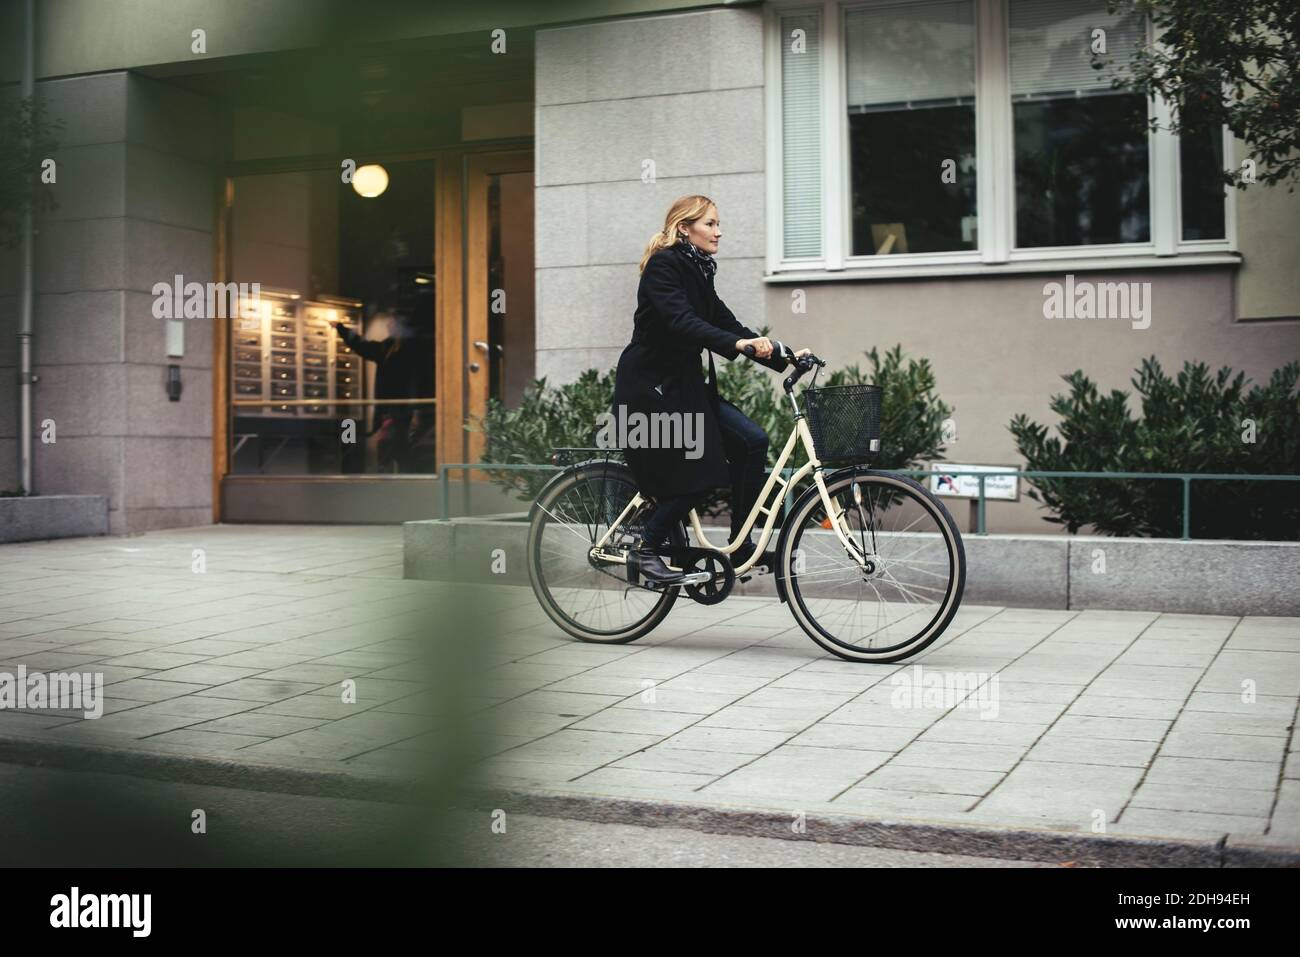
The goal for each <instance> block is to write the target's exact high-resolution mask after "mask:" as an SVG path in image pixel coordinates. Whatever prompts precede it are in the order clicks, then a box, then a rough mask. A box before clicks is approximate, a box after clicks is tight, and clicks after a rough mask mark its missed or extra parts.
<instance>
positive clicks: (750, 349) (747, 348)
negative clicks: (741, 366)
mask: <svg viewBox="0 0 1300 957" xmlns="http://www.w3.org/2000/svg"><path fill="white" fill-rule="evenodd" d="M745 355H747V356H749V357H750V358H751V359H752V358H754V356H756V355H758V350H757V349H755V348H754V347H753V346H745Z"/></svg>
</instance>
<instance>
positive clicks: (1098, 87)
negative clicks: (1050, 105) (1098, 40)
mask: <svg viewBox="0 0 1300 957" xmlns="http://www.w3.org/2000/svg"><path fill="white" fill-rule="evenodd" d="M1010 12H1011V17H1010V27H1011V38H1010V43H1011V98H1012V99H1013V100H1016V99H1024V98H1026V97H1030V96H1045V95H1056V96H1075V95H1081V94H1096V93H1111V92H1115V91H1113V90H1111V86H1110V80H1111V76H1112V75H1113V71H1111V70H1108V69H1104V70H1094V69H1093V68H1092V46H1093V42H1094V37H1093V31H1094V30H1098V29H1100V30H1104V31H1105V43H1106V53H1105V56H1107V57H1110V56H1113V57H1114V58H1115V59H1116V60H1117V61H1118V62H1120V63H1123V62H1125V61H1126V60H1127V59H1128V58H1129V57H1131V56H1132V54H1133V51H1134V50H1135V49H1136V47H1137V46H1138V45H1140V44H1143V43H1145V42H1146V24H1145V21H1144V20H1143V19H1142V17H1141V16H1140V15H1139V14H1137V13H1135V12H1133V11H1129V12H1127V13H1124V14H1118V13H1117V14H1113V15H1112V14H1110V13H1107V12H1106V0H1083V2H1077V3H1061V2H1060V0H1011V5H1010Z"/></svg>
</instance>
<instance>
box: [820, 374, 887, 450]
mask: <svg viewBox="0 0 1300 957" xmlns="http://www.w3.org/2000/svg"><path fill="white" fill-rule="evenodd" d="M880 396H881V389H880V386H878V385H828V386H822V387H821V388H813V389H805V390H804V394H803V398H804V410H805V412H806V413H807V416H808V431H810V432H811V433H812V440H813V447H814V448H815V449H816V450H817V457H818V458H819V459H821V461H822V464H823V465H826V464H829V463H839V462H848V463H856V462H864V461H868V460H870V459H872V458H874V457H875V456H876V455H877V454H879V452H880Z"/></svg>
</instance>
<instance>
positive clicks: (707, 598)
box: [669, 548, 736, 605]
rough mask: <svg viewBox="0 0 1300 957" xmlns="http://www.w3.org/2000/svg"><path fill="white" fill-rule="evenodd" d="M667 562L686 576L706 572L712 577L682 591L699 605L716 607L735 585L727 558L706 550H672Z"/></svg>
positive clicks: (733, 575) (733, 573) (733, 570)
mask: <svg viewBox="0 0 1300 957" xmlns="http://www.w3.org/2000/svg"><path fill="white" fill-rule="evenodd" d="M669 555H670V558H669V561H670V562H671V563H672V564H673V565H675V566H677V567H678V568H680V569H681V570H682V571H683V572H685V573H686V574H688V575H689V574H693V573H698V572H707V573H708V574H710V575H711V576H712V577H711V578H710V579H709V580H708V581H706V582H701V583H700V584H698V585H687V586H686V587H685V588H684V589H683V591H685V592H686V594H687V595H688V596H689V597H690V598H691V599H692V600H693V601H697V602H699V603H700V604H701V605H716V604H718V602H720V601H722V600H723V599H725V598H726V597H727V596H728V595H730V594H731V589H732V588H734V587H735V585H736V570H735V569H734V568H732V567H731V562H730V561H728V559H727V556H725V555H722V554H720V553H719V552H715V551H711V550H710V549H707V548H674V549H671V550H669Z"/></svg>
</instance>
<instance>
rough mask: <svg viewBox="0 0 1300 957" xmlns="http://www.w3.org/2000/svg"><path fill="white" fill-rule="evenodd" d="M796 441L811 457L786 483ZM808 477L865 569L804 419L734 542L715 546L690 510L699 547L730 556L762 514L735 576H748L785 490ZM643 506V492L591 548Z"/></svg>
mask: <svg viewBox="0 0 1300 957" xmlns="http://www.w3.org/2000/svg"><path fill="white" fill-rule="evenodd" d="M796 439H798V440H800V441H802V442H803V447H804V451H805V452H807V453H808V461H807V462H805V463H804V464H803V465H802V466H800V467H799V469H798V470H797V471H796V472H795V473H794V474H793V475H791V476H790V478H789V480H788V481H787V480H786V479H783V478H782V477H781V470H782V469H783V468H785V463H786V460H787V459H789V458H790V455H791V454H792V453H793V452H794V443H795V440H796ZM809 473H812V477H813V483H814V484H815V485H816V486H817V492H818V494H819V495H820V496H821V500H822V505H823V506H824V507H825V509H826V514H827V515H834V516H835V518H834V524H833V525H832V526H831V528H832V530H833V531H834V532H835V537H836V538H838V539H839V540H840V544H842V545H843V546H844V550H845V551H846V552H848V554H849V556H850V557H851V558H852V559H853V560H854V561H855V562H857V563H858V565H864V564H865V563H866V559H867V556H866V555H865V554H863V552H862V549H861V548H859V547H858V546H857V544H856V543H855V542H854V541H853V539H852V538H851V537H850V534H849V533H848V530H847V528H846V527H845V525H844V521H843V515H844V509H837V508H836V507H835V503H833V502H832V501H831V497H830V493H829V492H828V491H827V490H826V480H825V478H823V476H822V463H821V459H819V458H818V457H817V451H816V449H815V448H814V447H813V441H812V434H811V433H810V432H809V431H808V423H807V421H806V420H805V419H804V418H803V417H802V416H800V417H799V418H797V419H796V420H795V426H794V428H793V429H791V430H790V437H789V438H788V439H786V442H785V448H783V449H782V450H781V454H780V456H778V457H777V460H776V464H775V465H774V466H772V470H771V473H770V474H769V475H768V477H767V481H766V482H765V483H764V484H763V490H762V491H761V492H759V495H758V499H757V501H755V502H754V507H753V508H751V509H750V510H749V515H747V516H746V517H745V525H744V527H743V528H742V529H741V530H740V534H739V535H738V536H737V537H736V539H735V541H731V542H728V543H727V544H726V545H714V544H713V543H712V542H710V541H709V540H708V538H706V537H705V535H704V529H703V528H702V527H701V526H700V516H699V513H698V512H696V511H695V509H691V510H690V512H689V513H688V514H689V516H690V519H691V529H692V531H694V532H695V539H696V541H697V542H698V543H699V547H701V548H707V549H709V550H710V551H714V552H718V553H719V554H722V555H730V554H731V553H732V552H734V551H735V550H736V549H737V548H739V547H740V545H741V543H742V542H745V541H748V540H749V533H750V530H751V529H753V527H754V523H755V522H757V521H758V516H759V515H760V514H762V515H764V516H766V517H765V518H764V520H763V533H762V535H761V536H759V539H758V547H756V548H755V549H754V554H753V555H752V556H751V557H750V558H749V560H748V561H746V562H745V563H744V564H743V565H739V566H737V567H736V574H738V575H743V574H744V573H745V572H747V571H749V570H750V568H752V567H753V566H754V563H755V562H757V561H758V560H759V559H760V558H762V557H763V552H764V550H765V549H766V548H767V543H768V540H769V539H770V538H771V536H772V527H773V526H774V525H775V524H776V513H777V508H778V506H780V504H781V501H782V499H784V498H785V493H786V489H788V488H790V487H791V486H797V485H798V484H799V483H800V482H802V481H803V480H804V479H805V478H806V477H807V476H808V474H809ZM778 484H779V485H780V491H779V492H778V493H777V494H776V495H775V496H774V497H773V498H772V501H771V502H770V503H769V502H768V496H769V495H771V493H772V489H773V488H774V487H775V486H777V485H778ZM644 504H645V499H644V498H642V497H641V493H640V492H637V493H636V494H635V495H633V496H632V500H631V501H630V502H628V503H627V507H626V508H624V509H623V511H622V512H621V513H620V514H619V516H618V518H616V519H615V520H614V521H613V522H612V523H611V524H610V526H609V528H608V529H606V530H605V534H604V535H602V536H601V537H600V540H599V541H598V542H596V543H595V545H594V546H592V547H593V548H594V549H599V548H603V547H604V545H605V543H606V542H607V541H608V540H609V537H610V536H611V535H612V534H613V533H614V531H615V529H617V528H618V527H619V526H620V525H622V524H623V522H624V521H626V520H627V517H628V516H629V515H632V514H634V513H635V512H636V510H637V509H638V508H640V507H641V506H642V505H644Z"/></svg>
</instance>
